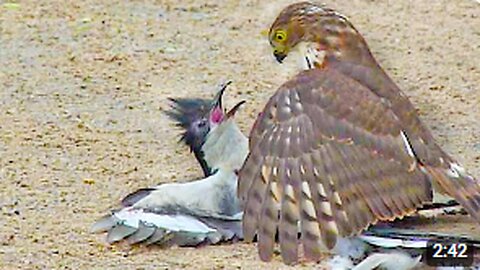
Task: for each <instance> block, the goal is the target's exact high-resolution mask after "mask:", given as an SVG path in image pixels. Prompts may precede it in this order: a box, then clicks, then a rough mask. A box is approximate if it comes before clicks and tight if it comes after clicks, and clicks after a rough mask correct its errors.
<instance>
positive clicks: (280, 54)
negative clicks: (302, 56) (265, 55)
mask: <svg viewBox="0 0 480 270" xmlns="http://www.w3.org/2000/svg"><path fill="white" fill-rule="evenodd" d="M273 56H275V59H277V62H278V63H280V64H281V63H282V62H283V59H285V57H287V54H286V53H285V52H281V51H278V50H275V51H274V52H273Z"/></svg>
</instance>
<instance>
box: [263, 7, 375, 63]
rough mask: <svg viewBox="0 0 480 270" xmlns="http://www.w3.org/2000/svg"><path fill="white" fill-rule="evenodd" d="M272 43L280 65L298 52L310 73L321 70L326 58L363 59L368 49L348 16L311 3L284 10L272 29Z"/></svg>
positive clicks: (270, 34) (270, 39) (270, 36)
mask: <svg viewBox="0 0 480 270" xmlns="http://www.w3.org/2000/svg"><path fill="white" fill-rule="evenodd" d="M269 41H270V44H271V45H272V47H273V55H274V56H275V58H276V59H277V61H278V62H280V63H281V62H282V61H283V59H285V57H287V55H288V54H289V53H290V52H292V51H293V50H298V51H299V52H300V55H301V57H302V62H304V63H305V66H306V68H307V69H311V68H314V67H315V66H321V65H322V64H323V61H324V59H325V57H336V58H355V57H361V55H362V54H363V53H364V51H365V50H364V49H365V48H366V44H365V41H364V39H363V38H362V36H361V35H360V34H359V33H358V32H357V30H356V29H355V28H354V27H353V25H352V24H351V23H350V22H349V21H348V19H347V18H346V17H345V16H343V15H341V14H339V13H337V12H336V11H335V10H333V9H329V8H327V7H325V6H322V5H319V4H314V3H310V2H301V3H296V4H292V5H289V6H287V7H286V8H284V9H283V10H282V11H281V12H280V14H279V15H278V17H277V18H276V19H275V21H274V22H273V24H272V26H271V27H270V33H269ZM367 51H368V49H367ZM353 60H354V59H353Z"/></svg>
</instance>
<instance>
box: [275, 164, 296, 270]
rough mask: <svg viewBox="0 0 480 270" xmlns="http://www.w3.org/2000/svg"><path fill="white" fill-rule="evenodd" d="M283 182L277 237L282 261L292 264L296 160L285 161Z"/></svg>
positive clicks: (293, 254) (293, 255) (294, 245)
mask: <svg viewBox="0 0 480 270" xmlns="http://www.w3.org/2000/svg"><path fill="white" fill-rule="evenodd" d="M286 167H287V168H286V173H285V180H284V181H285V182H284V183H283V184H282V186H283V189H282V199H281V203H280V207H281V212H280V225H279V227H278V235H279V241H280V250H281V251H282V252H281V255H282V258H283V261H284V262H285V263H286V264H288V265H291V264H294V263H295V262H297V260H298V225H297V224H298V221H299V220H300V209H299V205H300V204H299V200H300V196H299V195H300V194H299V192H298V191H300V185H301V180H300V173H299V171H298V159H295V158H292V159H288V160H287V161H286Z"/></svg>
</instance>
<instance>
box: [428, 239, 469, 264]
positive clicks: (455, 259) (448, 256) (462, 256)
mask: <svg viewBox="0 0 480 270" xmlns="http://www.w3.org/2000/svg"><path fill="white" fill-rule="evenodd" d="M474 254H475V247H474V246H473V245H472V244H469V243H467V242H461V241H459V242H451V241H429V242H428V243H427V250H426V251H425V262H426V264H427V265H429V266H435V267H437V266H471V265H472V264H473V257H474Z"/></svg>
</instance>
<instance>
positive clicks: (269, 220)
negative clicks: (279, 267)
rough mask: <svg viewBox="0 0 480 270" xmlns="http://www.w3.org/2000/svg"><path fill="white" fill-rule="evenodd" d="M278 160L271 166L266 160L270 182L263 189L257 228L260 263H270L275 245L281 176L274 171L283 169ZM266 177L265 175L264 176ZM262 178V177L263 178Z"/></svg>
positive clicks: (269, 160)
mask: <svg viewBox="0 0 480 270" xmlns="http://www.w3.org/2000/svg"><path fill="white" fill-rule="evenodd" d="M278 161H279V159H276V160H275V162H274V163H273V164H271V159H268V158H267V160H266V165H267V166H268V172H265V173H266V174H268V175H270V177H271V178H270V181H268V184H267V188H266V189H265V200H264V202H263V204H262V206H261V212H260V218H259V228H258V246H259V247H258V252H259V256H260V259H261V260H262V261H270V260H271V259H272V255H273V248H274V245H275V235H276V232H277V227H278V211H279V210H280V190H279V187H280V184H279V181H283V180H282V179H279V176H280V177H281V176H282V175H283V174H282V173H279V172H278V171H276V168H283V167H284V166H279V164H278ZM281 170H282V171H283V169H281ZM265 176H267V175H265ZM265 176H262V177H265Z"/></svg>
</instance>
